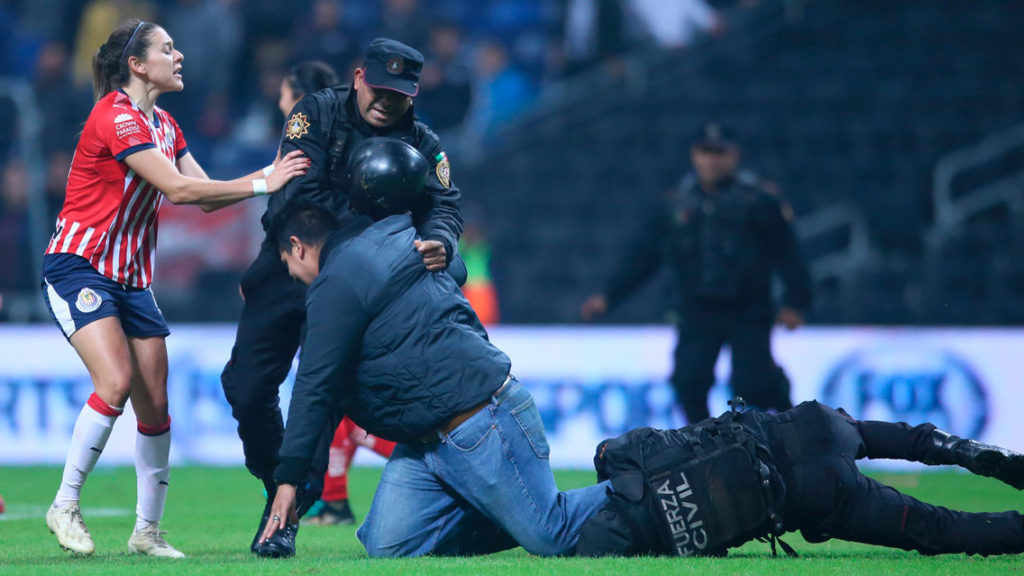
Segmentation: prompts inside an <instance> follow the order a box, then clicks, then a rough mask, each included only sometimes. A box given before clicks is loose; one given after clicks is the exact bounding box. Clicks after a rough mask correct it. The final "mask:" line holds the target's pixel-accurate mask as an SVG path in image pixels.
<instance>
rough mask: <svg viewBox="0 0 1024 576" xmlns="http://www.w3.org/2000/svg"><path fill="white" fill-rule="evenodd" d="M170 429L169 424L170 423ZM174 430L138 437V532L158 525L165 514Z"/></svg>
mask: <svg viewBox="0 0 1024 576" xmlns="http://www.w3.org/2000/svg"><path fill="white" fill-rule="evenodd" d="M168 426H169V424H168ZM170 454H171V430H170V428H169V427H168V428H167V430H164V431H163V432H161V433H159V434H155V435H146V434H143V433H142V432H139V433H138V434H137V435H136V436H135V477H136V480H137V483H138V504H137V505H136V507H135V514H136V516H137V519H136V521H135V529H136V530H140V529H142V528H145V527H146V526H147V525H148V524H154V525H155V524H157V523H158V522H160V518H162V517H163V515H164V502H165V501H166V500H167V482H168V479H169V478H170V476H171V466H170V464H169V462H168V461H169V459H170Z"/></svg>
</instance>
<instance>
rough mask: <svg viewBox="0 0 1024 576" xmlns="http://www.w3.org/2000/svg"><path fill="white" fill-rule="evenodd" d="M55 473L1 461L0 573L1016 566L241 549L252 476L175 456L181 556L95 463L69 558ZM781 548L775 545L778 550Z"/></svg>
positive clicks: (123, 478)
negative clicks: (147, 539)
mask: <svg viewBox="0 0 1024 576" xmlns="http://www.w3.org/2000/svg"><path fill="white" fill-rule="evenodd" d="M379 475H380V471H379V470H378V469H372V468H362V469H355V470H353V471H352V477H351V482H350V492H351V495H352V505H353V509H354V510H355V512H356V515H357V516H359V517H361V516H362V515H364V514H365V513H366V510H367V508H368V506H369V502H370V498H371V496H372V493H373V489H374V487H375V485H376V482H377V479H378V478H379ZM556 476H557V478H558V482H559V485H560V486H561V487H562V488H565V489H568V488H572V487H576V486H583V485H586V484H588V483H590V482H592V481H593V472H586V471H559V472H557V473H556ZM876 477H877V478H879V479H880V480H882V481H883V482H886V483H888V484H890V485H893V486H896V487H897V488H899V489H901V490H903V491H905V492H908V493H910V494H912V495H914V496H915V497H918V498H920V499H922V500H925V501H927V502H931V503H935V504H941V505H945V506H949V507H955V508H961V509H965V510H973V511H995V510H1007V509H1017V510H1021V509H1024V493H1020V492H1017V491H1015V490H1013V489H1012V488H1009V487H1006V486H1003V485H1002V484H1000V483H999V482H996V481H994V480H989V479H984V478H976V477H973V476H970V475H968V474H962V473H957V472H955V471H942V472H932V473H925V474H882V475H876ZM59 482H60V469H59V468H58V467H0V494H2V495H3V497H4V499H5V500H6V502H7V512H6V513H4V514H3V515H0V575H2V576H8V575H12V576H13V575H21V574H40V575H62V574H74V575H76V576H77V575H85V576H88V575H97V576H98V575H104V576H105V575H108V574H132V575H150V574H152V575H167V576H171V575H173V576H186V575H209V574H241V575H245V576H255V575H260V574H289V575H291V574H295V575H306V574H360V575H363V574H367V575H375V574H381V575H385V574H386V575H393V574H401V575H405V574H410V575H412V574H417V575H420V574H422V575H428V576H432V575H437V576H457V575H477V574H480V575H487V576H502V575H506V574H516V575H518V574H530V575H532V576H536V575H541V574H558V575H559V576H561V575H571V574H585V575H593V574H615V575H617V576H625V575H629V576H633V575H640V576H644V575H651V576H655V575H657V576H663V575H665V574H673V575H677V574H679V575H685V574H701V575H704V574H714V575H716V576H719V575H731V574H757V575H766V576H771V575H779V576H782V575H786V576H831V575H838V574H850V575H854V574H856V575H880V576H886V575H897V574H898V575H901V576H903V575H922V576H924V575H927V576H942V575H950V576H952V575H957V576H959V575H971V576H975V575H984V574H993V575H995V574H999V575H1014V574H1019V575H1022V576H1024V555H1018V556H1001V557H990V558H980V557H967V556H963V555H959V556H941V557H924V556H921V555H919V554H917V553H916V552H904V551H902V550H890V549H885V548H879V547H872V546H864V545H858V544H850V543H845V542H838V541H830V542H827V543H825V544H814V545H812V544H808V543H806V542H804V541H803V540H802V539H801V538H800V537H799V536H798V535H795V534H791V535H789V536H788V537H786V538H785V540H786V541H787V542H789V543H790V544H792V545H793V547H794V548H796V549H797V551H798V552H799V553H800V555H801V556H800V558H786V557H785V556H779V557H778V558H773V557H772V556H771V553H770V551H769V549H768V546H767V545H765V544H761V543H757V542H753V543H749V544H747V545H746V546H744V547H742V548H740V549H738V550H733V551H731V553H730V555H729V557H728V558H724V559H675V558H607V559H582V558H538V557H533V556H530V555H528V554H526V553H525V552H523V551H522V550H521V549H518V550H511V551H508V552H504V553H501V554H495V555H492V556H484V557H478V558H420V559H409V560H371V559H368V558H367V557H366V556H365V554H364V553H363V550H362V547H361V546H360V545H359V542H358V541H357V540H356V538H355V528H354V527H319V526H316V527H311V526H305V527H303V528H302V529H301V530H300V531H299V538H298V554H297V556H296V557H295V558H293V559H289V560H263V559H259V558H256V557H254V556H252V555H251V554H250V553H249V542H250V540H251V538H252V536H253V532H254V531H255V528H256V523H257V521H258V520H259V518H258V517H259V514H260V512H261V511H262V503H261V502H262V495H261V490H260V486H259V484H258V482H257V481H256V480H255V479H253V478H252V477H250V476H249V475H248V473H247V472H245V470H243V469H240V468H205V467H195V466H193V467H180V468H175V469H174V470H173V471H172V474H171V491H170V496H169V498H168V503H167V510H166V514H165V517H164V521H163V523H162V525H161V526H162V528H163V529H165V530H167V532H168V533H167V539H168V540H169V541H170V542H171V543H173V544H174V545H175V546H176V547H177V548H178V549H180V550H182V551H183V552H185V553H186V554H187V555H188V558H187V559H185V560H179V561H173V560H170V561H169V560H159V559H151V558H144V557H139V556H130V555H128V554H127V553H126V546H125V545H126V542H127V540H128V536H129V533H130V530H131V528H132V525H133V522H134V506H135V478H134V470H133V469H131V468H102V467H101V468H98V469H97V470H96V471H95V472H93V474H92V475H91V476H90V477H89V482H88V484H86V487H85V490H84V493H83V512H84V515H85V518H86V521H87V522H88V524H89V528H90V531H91V532H92V534H93V538H94V540H95V542H96V554H95V555H94V556H92V557H88V558H77V557H73V556H71V555H69V554H68V553H66V552H64V551H63V550H61V549H60V548H59V547H58V545H57V541H56V539H55V538H54V537H53V536H52V535H51V534H50V533H49V531H48V530H47V528H46V524H45V521H44V520H43V515H44V512H45V509H46V506H47V505H48V504H49V503H50V501H51V499H52V498H53V494H54V492H55V490H56V488H57V484H58V483H59ZM780 554H781V551H780Z"/></svg>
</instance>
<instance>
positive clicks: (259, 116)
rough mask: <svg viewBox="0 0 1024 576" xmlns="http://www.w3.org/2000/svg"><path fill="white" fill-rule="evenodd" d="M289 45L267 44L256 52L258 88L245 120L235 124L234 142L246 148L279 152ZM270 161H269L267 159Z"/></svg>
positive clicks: (245, 113)
mask: <svg viewBox="0 0 1024 576" xmlns="http://www.w3.org/2000/svg"><path fill="white" fill-rule="evenodd" d="M288 48H289V47H288V45H287V43H285V42H281V41H264V42H262V43H261V44H260V45H259V46H257V47H256V49H255V54H256V57H255V61H256V64H257V70H256V80H257V89H258V92H257V93H256V95H255V97H254V98H253V100H252V101H251V102H250V103H249V105H248V107H247V109H246V110H245V112H244V114H243V116H242V118H241V119H240V120H239V121H238V123H237V124H236V125H235V129H234V132H233V133H232V136H231V139H232V141H233V142H235V143H237V144H240V145H242V146H244V147H246V148H256V149H261V150H263V151H266V150H271V149H272V150H271V153H270V157H271V158H272V157H273V155H274V153H276V148H277V141H278V139H279V138H280V137H281V115H280V113H279V112H278V109H277V100H278V93H279V91H280V89H281V81H282V80H283V79H284V74H283V73H282V72H281V71H282V70H286V69H287V68H288V66H287V64H286V63H287V61H288V59H289V55H290V52H289V49H288ZM264 160H266V158H264Z"/></svg>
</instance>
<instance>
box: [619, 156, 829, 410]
mask: <svg viewBox="0 0 1024 576" xmlns="http://www.w3.org/2000/svg"><path fill="white" fill-rule="evenodd" d="M662 262H667V263H668V264H669V266H671V269H672V282H673V304H674V308H675V312H676V315H677V318H676V320H677V328H678V334H679V341H678V343H677V346H676V351H675V371H674V373H673V375H672V385H673V386H674V388H675V391H676V397H677V399H678V401H679V403H680V404H681V405H682V408H683V412H684V413H685V414H686V419H687V422H697V421H699V420H702V419H704V418H707V417H708V416H709V415H710V414H709V412H708V407H707V396H708V391H709V390H710V389H711V386H712V385H714V381H715V375H714V366H715V361H716V359H717V358H718V353H719V351H720V349H721V347H722V345H723V344H724V343H728V344H729V345H730V348H731V350H732V377H731V385H732V390H733V393H734V394H736V395H738V396H742V397H743V398H744V399H745V400H746V401H747V402H748V403H749V404H750V405H751V406H756V407H758V408H762V409H768V408H774V409H777V410H785V409H786V408H789V407H791V406H792V404H791V402H790V398H789V379H788V378H787V377H786V374H785V373H784V372H783V371H782V369H781V368H780V367H779V366H778V365H777V364H776V363H775V360H774V359H773V358H772V354H771V339H770V336H771V330H772V325H773V324H774V321H775V315H776V305H775V302H774V301H773V298H772V278H773V275H774V274H775V273H776V272H777V273H779V275H780V276H781V278H782V280H783V283H784V285H785V289H786V290H785V294H784V295H783V300H782V303H783V305H784V306H786V307H789V308H793V309H795V310H800V311H805V310H807V309H808V308H809V307H810V302H811V283H810V275H809V273H808V270H807V265H806V263H805V262H804V260H803V258H802V256H801V254H800V251H799V248H798V245H797V241H796V236H795V235H794V232H793V229H792V227H791V226H790V223H789V222H788V220H787V218H786V217H785V216H784V214H783V208H782V205H781V204H780V202H779V200H778V198H777V197H776V196H775V195H773V194H771V193H769V192H767V191H765V190H764V189H763V188H762V187H761V186H759V185H758V183H757V181H756V180H755V179H754V178H753V177H752V176H751V175H749V174H744V173H741V174H740V175H738V176H736V177H734V178H733V179H732V181H730V182H728V183H726V184H723V185H722V186H721V187H720V188H719V190H718V191H717V192H715V193H712V194H708V193H705V192H704V191H703V190H702V189H701V186H700V184H699V183H698V181H697V178H696V176H695V175H693V174H690V175H688V176H686V177H685V178H684V179H683V180H682V182H681V183H680V184H679V185H678V186H677V187H676V188H675V189H674V190H673V191H672V193H671V196H670V198H669V200H668V202H667V204H666V206H665V207H664V208H662V209H660V210H659V211H658V212H657V213H656V214H655V215H654V216H653V218H651V219H650V221H649V222H648V223H647V224H646V225H645V227H644V228H643V232H642V233H641V235H640V237H639V238H637V239H636V241H635V242H634V243H633V245H632V246H631V247H630V248H629V249H628V251H627V254H626V257H625V258H624V259H623V260H622V263H621V265H620V266H619V267H618V269H617V272H616V273H615V274H614V276H613V277H612V279H611V281H610V282H609V287H608V289H607V291H606V292H605V293H606V295H607V298H608V304H609V306H610V307H613V306H615V305H616V304H618V303H619V302H621V301H622V300H623V299H624V298H625V297H626V296H627V295H629V294H630V293H631V292H632V291H633V290H634V289H636V288H637V287H639V286H640V285H641V284H642V283H644V282H645V281H646V280H648V279H649V278H650V277H651V276H652V275H653V274H654V272H655V271H656V270H657V269H658V267H659V266H660V265H661V263H662Z"/></svg>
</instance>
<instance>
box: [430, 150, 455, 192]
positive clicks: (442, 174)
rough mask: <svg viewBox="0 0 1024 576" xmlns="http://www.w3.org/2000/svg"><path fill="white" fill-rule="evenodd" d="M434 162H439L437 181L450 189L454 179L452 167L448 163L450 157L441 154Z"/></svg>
mask: <svg viewBox="0 0 1024 576" xmlns="http://www.w3.org/2000/svg"><path fill="white" fill-rule="evenodd" d="M434 160H436V161H437V170H436V172H437V179H438V180H440V181H441V184H443V185H444V187H445V188H448V187H449V186H451V177H452V166H451V164H449V163H448V155H447V154H445V153H444V152H441V153H440V154H438V155H437V156H435V157H434Z"/></svg>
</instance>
